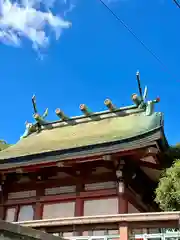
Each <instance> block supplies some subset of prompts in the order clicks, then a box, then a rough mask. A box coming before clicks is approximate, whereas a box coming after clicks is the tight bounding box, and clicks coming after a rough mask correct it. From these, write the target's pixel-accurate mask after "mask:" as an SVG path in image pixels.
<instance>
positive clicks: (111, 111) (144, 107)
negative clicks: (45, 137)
mask: <svg viewBox="0 0 180 240" xmlns="http://www.w3.org/2000/svg"><path fill="white" fill-rule="evenodd" d="M136 75H137V81H138V88H139V93H140V95H139V96H138V94H136V93H134V94H132V96H131V99H132V101H133V102H134V105H130V106H126V107H120V108H117V107H116V106H115V105H114V104H113V102H112V101H111V100H110V99H106V100H105V101H104V104H105V106H106V107H107V108H108V110H106V111H101V112H92V111H91V110H90V109H89V108H88V107H87V106H86V105H85V104H81V105H80V110H81V111H82V113H83V115H81V116H76V117H69V116H67V115H65V114H64V112H63V111H62V110H61V109H59V108H57V109H56V110H55V113H56V115H57V116H58V117H59V118H60V120H57V121H51V122H48V121H46V120H45V118H46V117H47V115H48V108H47V109H46V110H45V111H44V113H43V114H42V115H40V114H39V113H38V110H37V105H36V97H35V95H33V97H32V104H33V109H34V113H33V119H34V123H29V122H27V121H26V122H25V125H26V129H25V132H24V134H23V135H22V136H21V138H26V137H28V136H29V135H31V134H32V133H35V132H40V131H42V130H44V129H51V128H54V127H60V126H68V125H70V126H71V125H72V124H73V125H75V124H79V123H85V122H90V121H98V120H103V119H105V118H112V117H123V116H127V115H130V114H137V113H141V112H144V113H145V115H146V116H150V115H152V113H154V104H155V103H158V102H159V101H160V99H159V97H157V98H156V99H155V100H150V101H146V97H147V91H148V89H147V87H145V90H144V94H142V89H141V85H140V75H139V72H137V74H136Z"/></svg>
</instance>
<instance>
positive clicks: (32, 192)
mask: <svg viewBox="0 0 180 240" xmlns="http://www.w3.org/2000/svg"><path fill="white" fill-rule="evenodd" d="M35 196H36V190H30V191H22V192H11V193H8V199H18V198H30V197H35Z"/></svg>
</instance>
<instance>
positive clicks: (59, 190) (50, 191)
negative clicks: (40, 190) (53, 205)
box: [45, 186, 76, 195]
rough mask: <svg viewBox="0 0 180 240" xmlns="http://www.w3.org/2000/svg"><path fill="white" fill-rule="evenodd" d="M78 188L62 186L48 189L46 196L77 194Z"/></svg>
mask: <svg viewBox="0 0 180 240" xmlns="http://www.w3.org/2000/svg"><path fill="white" fill-rule="evenodd" d="M75 192H76V186H62V187H55V188H46V189H45V195H57V194H66V193H75Z"/></svg>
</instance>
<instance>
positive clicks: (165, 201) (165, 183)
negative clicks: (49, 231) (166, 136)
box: [155, 144, 180, 211]
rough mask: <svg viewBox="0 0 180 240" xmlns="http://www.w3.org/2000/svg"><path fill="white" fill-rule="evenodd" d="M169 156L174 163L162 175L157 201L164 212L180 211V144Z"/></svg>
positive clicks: (171, 150)
mask: <svg viewBox="0 0 180 240" xmlns="http://www.w3.org/2000/svg"><path fill="white" fill-rule="evenodd" d="M167 154H168V156H169V157H171V158H173V159H174V162H173V164H172V166H171V167H169V168H167V169H166V170H164V172H163V173H162V176H161V178H160V181H159V184H158V187H157V189H156V199H155V201H156V203H158V204H159V206H160V208H161V209H162V210H163V211H180V144H177V145H176V146H174V147H171V148H170V149H169V151H168V153H167Z"/></svg>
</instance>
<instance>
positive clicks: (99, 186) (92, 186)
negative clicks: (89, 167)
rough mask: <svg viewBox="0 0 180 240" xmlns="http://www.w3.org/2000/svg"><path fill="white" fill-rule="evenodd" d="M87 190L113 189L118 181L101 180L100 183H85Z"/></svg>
mask: <svg viewBox="0 0 180 240" xmlns="http://www.w3.org/2000/svg"><path fill="white" fill-rule="evenodd" d="M84 188H85V191H94V190H103V189H113V188H116V182H113V181H111V182H100V183H90V184H85V186H84Z"/></svg>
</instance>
